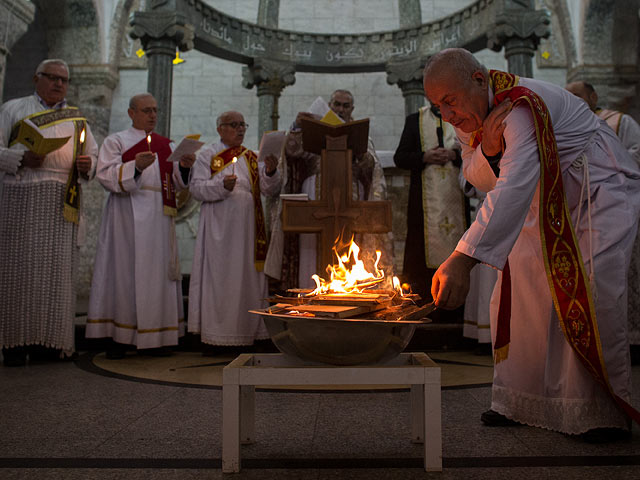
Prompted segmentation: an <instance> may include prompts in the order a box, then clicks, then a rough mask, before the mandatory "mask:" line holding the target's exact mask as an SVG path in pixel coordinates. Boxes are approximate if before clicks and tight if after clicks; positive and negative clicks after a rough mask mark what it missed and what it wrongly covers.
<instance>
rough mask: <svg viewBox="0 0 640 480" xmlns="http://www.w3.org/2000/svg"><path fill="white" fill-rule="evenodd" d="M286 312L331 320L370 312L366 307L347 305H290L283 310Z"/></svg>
mask: <svg viewBox="0 0 640 480" xmlns="http://www.w3.org/2000/svg"><path fill="white" fill-rule="evenodd" d="M285 310H286V311H290V310H297V311H299V312H309V313H313V314H314V315H317V316H320V317H332V318H349V317H353V316H355V315H361V314H363V313H367V312H370V311H371V310H370V309H369V307H367V306H360V307H358V306H356V307H354V306H349V305H316V304H312V305H311V304H309V305H291V306H289V307H286V308H285Z"/></svg>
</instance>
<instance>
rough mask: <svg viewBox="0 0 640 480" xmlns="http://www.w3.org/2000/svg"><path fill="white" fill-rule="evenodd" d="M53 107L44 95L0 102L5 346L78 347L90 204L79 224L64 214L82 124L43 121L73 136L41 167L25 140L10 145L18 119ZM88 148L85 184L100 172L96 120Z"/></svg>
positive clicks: (48, 132) (1, 342)
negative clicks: (79, 279) (29, 157)
mask: <svg viewBox="0 0 640 480" xmlns="http://www.w3.org/2000/svg"><path fill="white" fill-rule="evenodd" d="M61 105H64V103H62V104H61ZM45 110H49V108H47V107H44V106H43V105H42V104H41V103H40V100H39V97H38V96H37V95H36V94H34V95H30V96H28V97H23V98H17V99H15V100H10V101H9V102H6V103H5V104H4V105H2V107H1V108H0V299H1V300H0V346H2V347H17V346H20V345H44V346H45V347H51V348H55V349H61V350H63V351H65V352H67V353H71V352H73V350H74V335H73V330H74V328H73V320H74V318H75V307H76V286H75V269H76V268H77V257H78V248H77V245H78V244H79V243H81V237H82V228H81V227H83V225H84V219H83V214H82V208H81V209H80V219H79V220H80V222H79V225H76V224H75V223H73V222H68V221H66V220H65V219H64V214H63V202H64V198H65V191H66V185H67V181H68V179H69V173H70V172H71V169H72V168H74V160H75V158H74V147H75V126H74V123H73V121H70V120H66V121H51V122H50V123H47V124H44V125H42V126H41V127H40V130H41V132H42V135H43V136H44V137H46V138H62V137H70V138H69V140H68V141H67V143H65V144H64V145H63V146H62V147H60V148H59V149H58V150H55V151H53V152H51V153H49V154H47V155H46V156H45V158H44V161H43V163H42V165H41V166H40V167H38V168H29V167H24V166H22V165H21V164H20V162H21V160H22V155H23V154H24V151H25V150H26V147H25V146H24V145H22V144H21V143H15V144H14V145H13V146H11V147H9V145H8V144H9V139H10V134H11V129H12V127H13V125H15V124H16V123H17V122H19V121H20V120H22V119H24V118H25V117H27V116H30V115H33V114H36V113H40V112H43V111H45ZM56 111H58V110H57V109H54V112H56ZM78 115H82V114H81V113H79V112H78ZM84 150H85V154H86V155H89V156H90V157H91V170H90V172H89V175H88V176H83V175H80V176H79V178H78V181H79V183H80V184H81V185H82V184H83V183H85V182H86V181H88V180H89V179H91V178H93V175H94V173H95V167H96V161H97V155H98V145H97V144H96V141H95V139H94V138H93V135H92V134H91V129H90V128H89V126H88V125H87V139H86V143H85V147H84ZM80 198H81V202H82V197H80ZM81 205H82V204H81Z"/></svg>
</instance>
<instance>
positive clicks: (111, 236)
mask: <svg viewBox="0 0 640 480" xmlns="http://www.w3.org/2000/svg"><path fill="white" fill-rule="evenodd" d="M157 111H158V109H157V102H156V100H155V98H153V96H152V95H151V94H148V93H143V94H140V95H135V96H134V97H132V98H131V100H130V101H129V110H128V114H129V117H130V118H131V120H132V126H131V128H129V129H127V130H124V131H122V132H118V133H114V134H112V135H109V136H108V137H107V138H105V140H104V143H103V144H102V148H101V149H100V156H99V158H98V172H97V177H98V180H99V181H100V183H101V184H102V186H103V187H104V188H105V189H106V190H107V191H108V192H109V198H108V199H107V204H106V205H105V208H104V211H103V214H102V223H101V226H100V234H99V237H98V246H97V252H96V261H95V264H94V269H93V283H92V285H91V296H90V299H89V312H88V317H87V330H86V336H87V337H88V338H101V337H109V338H112V339H113V340H114V342H115V344H114V345H113V347H112V348H110V349H108V350H107V356H108V357H109V358H122V357H123V356H124V351H125V345H135V346H136V347H137V348H138V349H140V350H143V349H146V350H147V351H148V352H149V353H151V354H162V355H165V354H169V353H170V351H169V350H168V348H169V347H170V346H172V345H177V343H178V338H179V337H180V336H181V335H183V334H184V330H185V328H184V313H183V305H182V285H181V275H180V262H179V259H178V251H177V245H176V233H175V215H176V213H177V209H176V190H177V189H184V188H185V187H186V184H187V182H188V180H189V174H190V172H191V167H192V166H193V163H194V162H195V155H194V154H191V155H183V156H182V158H181V159H180V160H179V161H178V162H170V161H167V159H168V157H169V155H170V154H171V152H172V150H173V144H172V143H171V140H169V139H168V138H165V137H162V136H160V135H158V134H156V133H153V129H154V128H155V126H156V122H157Z"/></svg>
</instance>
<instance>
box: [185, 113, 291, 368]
mask: <svg viewBox="0 0 640 480" xmlns="http://www.w3.org/2000/svg"><path fill="white" fill-rule="evenodd" d="M216 126H217V130H218V133H219V134H220V141H219V142H217V143H213V144H211V145H207V146H205V147H203V148H202V149H201V150H200V151H199V152H198V157H197V160H196V164H195V167H194V168H193V177H192V179H191V185H190V191H191V193H192V195H193V197H194V198H195V199H196V200H200V201H202V202H203V203H202V206H201V208H200V224H199V228H198V235H197V238H196V247H195V251H194V255H193V268H192V270H191V281H190V285H189V315H188V319H189V320H188V321H189V332H193V333H199V334H200V337H201V340H202V342H203V343H205V344H207V345H209V346H226V347H230V346H240V345H251V344H253V342H254V340H263V339H266V338H268V337H269V335H268V333H267V330H266V328H265V326H264V323H263V321H262V319H261V318H260V316H259V315H255V314H252V313H249V312H248V310H250V309H257V308H262V307H265V306H266V305H265V298H266V297H267V279H266V277H265V275H264V273H263V268H264V260H265V256H266V253H267V231H266V228H265V221H264V212H263V209H262V200H261V195H262V194H264V195H267V196H272V195H277V194H278V193H279V191H280V182H281V179H280V174H279V172H278V170H277V165H278V159H277V158H276V157H275V156H273V155H270V156H268V157H267V158H265V161H264V162H260V163H258V157H257V155H256V154H255V153H254V152H252V151H251V150H249V149H248V148H246V147H244V146H243V145H242V142H243V140H244V136H245V133H246V131H247V127H248V125H247V124H246V123H245V121H244V117H243V116H242V114H241V113H239V112H235V111H229V112H224V113H222V114H221V115H220V116H219V117H218V118H217V120H216ZM209 346H208V347H206V348H205V351H204V354H205V355H215V354H216V353H219V352H217V351H216V349H215V348H214V347H209Z"/></svg>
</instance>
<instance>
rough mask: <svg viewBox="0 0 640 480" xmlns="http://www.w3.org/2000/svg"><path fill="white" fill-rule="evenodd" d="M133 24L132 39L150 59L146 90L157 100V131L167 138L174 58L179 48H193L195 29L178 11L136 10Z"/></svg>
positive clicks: (185, 49) (168, 134)
mask: <svg viewBox="0 0 640 480" xmlns="http://www.w3.org/2000/svg"><path fill="white" fill-rule="evenodd" d="M130 24H131V26H132V30H131V32H130V33H129V35H130V36H131V38H133V39H137V38H139V39H140V41H141V42H142V48H143V49H144V51H145V53H146V55H147V57H148V59H149V73H148V76H147V90H148V91H149V93H151V94H152V95H153V96H154V97H155V99H156V101H157V102H158V124H157V127H156V132H157V133H159V134H160V135H164V136H166V137H168V136H170V131H171V93H172V86H173V59H174V58H175V55H176V48H179V49H180V50H181V51H187V50H191V49H192V48H193V38H194V28H193V25H189V24H187V21H186V18H185V17H184V16H183V15H182V14H179V13H177V12H166V11H151V12H134V13H133V15H132V17H131V21H130Z"/></svg>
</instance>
